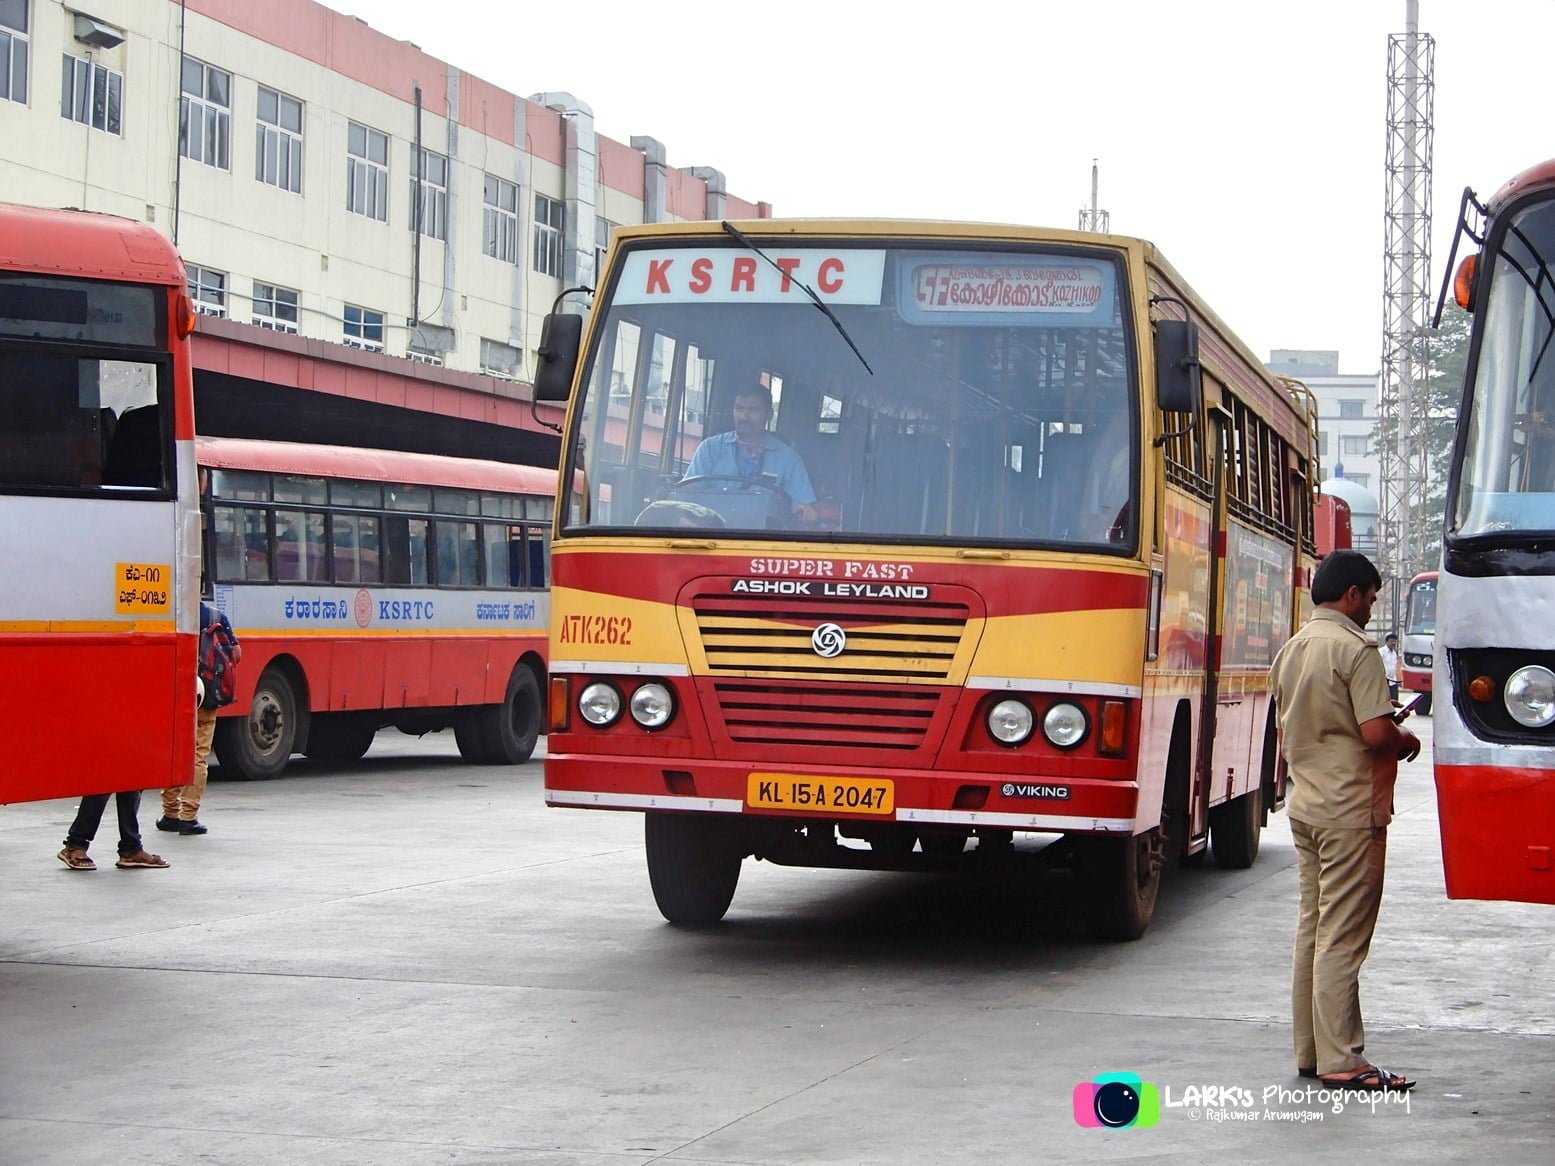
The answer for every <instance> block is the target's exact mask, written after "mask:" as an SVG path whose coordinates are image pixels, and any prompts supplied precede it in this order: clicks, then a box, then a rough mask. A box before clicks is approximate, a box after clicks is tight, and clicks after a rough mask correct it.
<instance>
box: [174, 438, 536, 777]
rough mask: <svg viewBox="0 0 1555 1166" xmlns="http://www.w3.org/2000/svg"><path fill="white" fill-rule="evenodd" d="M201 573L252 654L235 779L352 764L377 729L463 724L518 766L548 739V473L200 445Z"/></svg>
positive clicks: (228, 753)
mask: <svg viewBox="0 0 1555 1166" xmlns="http://www.w3.org/2000/svg"><path fill="white" fill-rule="evenodd" d="M196 448H197V450H198V454H199V462H200V466H201V468H202V470H206V471H208V474H206V475H204V476H206V477H207V478H208V486H207V490H208V494H207V496H206V498H205V500H204V504H205V506H206V508H207V511H208V513H209V516H210V520H209V523H208V530H207V547H206V560H207V567H208V569H207V577H208V578H209V579H211V580H212V581H213V583H214V602H215V605H216V607H218V608H219V609H220V610H221V611H223V612H225V613H226V615H227V616H228V618H229V619H230V620H231V621H232V624H233V627H234V629H235V630H236V631H237V633H238V635H239V637H240V638H241V639H242V642H243V662H242V664H241V665H240V667H239V682H238V693H237V696H238V699H237V702H236V703H235V704H233V705H231V706H229V707H227V708H225V709H223V710H222V711H221V713H220V714H219V717H218V720H217V722H216V737H215V750H216V756H217V759H218V760H219V761H220V762H221V766H222V771H223V774H224V775H236V776H240V777H249V778H259V777H274V776H276V775H277V774H279V773H280V772H281V771H282V770H283V769H284V768H285V766H286V764H287V761H288V759H289V758H290V757H291V755H292V754H293V753H294V752H302V753H305V754H307V755H308V756H309V757H316V758H320V759H324V760H329V761H354V760H356V759H358V758H360V757H361V756H362V755H363V754H364V753H366V752H367V750H368V748H369V747H370V746H371V744H372V740H373V736H374V734H376V733H377V731H378V729H380V728H382V727H384V726H387V725H392V726H394V727H396V728H399V729H401V730H403V731H405V732H407V733H417V734H420V733H426V732H430V731H434V730H437V729H442V728H450V727H451V728H452V729H453V730H454V734H455V739H456V741H457V743H458V747H459V752H460V754H461V755H462V756H463V757H465V758H466V759H467V760H470V761H476V762H484V763H493V764H516V763H518V762H522V761H525V760H527V759H528V758H529V756H530V754H531V752H532V751H533V750H534V747H535V740H536V737H537V736H538V734H539V733H540V731H541V720H542V713H541V704H540V693H541V691H542V689H543V687H544V682H545V675H546V669H545V656H546V643H545V629H546V624H547V620H548V617H549V611H548V599H547V595H546V586H547V583H548V580H549V574H550V546H549V543H550V524H551V509H552V506H553V501H552V495H553V491H554V490H555V478H556V475H555V473H554V471H552V470H547V469H539V468H537V467H533V466H517V465H506V464H503V463H498V462H487V461H477V460H474V459H469V458H453V457H433V456H429V455H425V454H413V453H402V452H390V451H384V450H373V449H356V448H342V447H336V446H323V445H304V444H299V443H294V442H279V441H253V440H244V439H234V438H215V437H201V438H199V439H198V440H197V442H196Z"/></svg>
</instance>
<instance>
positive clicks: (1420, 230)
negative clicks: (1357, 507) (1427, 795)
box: [1378, 0, 1436, 619]
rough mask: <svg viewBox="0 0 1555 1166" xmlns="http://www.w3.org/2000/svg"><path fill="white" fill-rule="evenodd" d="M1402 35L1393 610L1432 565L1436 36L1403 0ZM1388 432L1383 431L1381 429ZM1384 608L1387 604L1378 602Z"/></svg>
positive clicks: (1387, 282)
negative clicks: (1429, 495) (1428, 428)
mask: <svg viewBox="0 0 1555 1166" xmlns="http://www.w3.org/2000/svg"><path fill="white" fill-rule="evenodd" d="M1405 26H1406V31H1405V32H1404V33H1403V34H1402V35H1394V36H1390V37H1388V149H1387V207H1386V213H1385V242H1384V245H1383V271H1384V275H1383V289H1382V298H1383V325H1382V332H1383V337H1382V393H1381V401H1380V403H1379V404H1380V408H1379V413H1380V415H1381V418H1382V419H1383V420H1384V421H1387V420H1392V421H1394V422H1395V423H1396V424H1394V425H1393V426H1392V427H1391V435H1390V439H1389V440H1384V441H1383V442H1382V443H1381V449H1380V450H1379V452H1380V454H1381V461H1382V466H1381V469H1382V481H1381V498H1380V501H1381V505H1382V514H1381V515H1380V518H1381V529H1380V531H1379V532H1378V533H1379V535H1380V536H1381V537H1380V545H1379V550H1380V555H1381V559H1382V562H1381V563H1380V564H1379V566H1380V568H1381V570H1382V575H1383V580H1384V582H1385V583H1389V584H1393V587H1392V588H1391V590H1392V592H1393V598H1392V602H1393V604H1394V607H1395V619H1396V616H1397V612H1396V605H1397V603H1398V597H1399V595H1400V594H1401V592H1402V585H1403V584H1407V583H1408V581H1409V578H1410V576H1411V575H1413V574H1414V573H1415V572H1417V571H1421V570H1426V569H1429V568H1430V567H1434V566H1435V558H1436V556H1435V553H1434V548H1429V547H1427V546H1426V545H1425V537H1424V531H1425V523H1424V517H1425V496H1426V485H1427V478H1428V470H1429V467H1428V465H1427V454H1426V443H1425V419H1426V400H1427V397H1426V377H1427V374H1428V371H1429V365H1430V353H1429V345H1428V340H1427V337H1428V336H1429V330H1430V318H1431V288H1430V283H1431V139H1432V124H1431V114H1432V104H1433V95H1434V92H1435V88H1436V79H1435V58H1436V41H1435V40H1434V39H1433V38H1432V37H1430V36H1429V35H1427V34H1424V33H1421V32H1420V31H1419V26H1420V5H1419V2H1418V0H1406V3H1405ZM1384 432H1386V431H1384ZM1383 610H1387V608H1383Z"/></svg>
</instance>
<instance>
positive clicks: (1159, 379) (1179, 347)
mask: <svg viewBox="0 0 1555 1166" xmlns="http://www.w3.org/2000/svg"><path fill="white" fill-rule="evenodd" d="M1203 383H1204V382H1203V375H1202V369H1200V367H1199V326H1198V325H1197V324H1195V323H1193V322H1191V321H1189V320H1157V321H1156V322H1155V400H1156V404H1157V405H1158V406H1159V407H1160V409H1161V411H1162V412H1163V413H1191V414H1193V415H1194V416H1197V415H1198V412H1199V398H1200V397H1201V396H1202V394H1203Z"/></svg>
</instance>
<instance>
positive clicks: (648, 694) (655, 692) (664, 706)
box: [632, 682, 675, 729]
mask: <svg viewBox="0 0 1555 1166" xmlns="http://www.w3.org/2000/svg"><path fill="white" fill-rule="evenodd" d="M674 715H675V698H674V697H673V696H671V695H670V690H669V689H668V688H665V687H664V685H662V684H659V683H657V682H652V683H648V684H644V685H643V686H642V687H641V688H639V689H638V690H637V691H636V692H634V693H632V720H634V721H636V722H637V723H638V724H639V725H641V726H642V727H643V728H645V729H662V728H663V727H664V726H665V725H667V724H669V720H670V718H671V717H672V716H674Z"/></svg>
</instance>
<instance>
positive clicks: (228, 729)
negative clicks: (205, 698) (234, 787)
mask: <svg viewBox="0 0 1555 1166" xmlns="http://www.w3.org/2000/svg"><path fill="white" fill-rule="evenodd" d="M296 743H297V697H296V695H295V694H294V693H293V692H292V684H291V681H290V680H288V679H287V678H286V673H284V672H282V671H281V670H280V669H279V668H266V669H265V670H264V673H263V674H262V675H261V676H260V677H259V683H258V685H257V686H255V688H254V700H253V703H252V704H251V705H249V709H248V716H246V717H222V718H221V719H220V720H218V721H217V722H216V738H215V748H216V759H217V760H218V761H220V762H221V767H222V769H224V770H229V771H230V772H232V773H234V774H236V775H237V776H238V777H242V778H248V779H249V780H255V779H259V778H267V777H279V776H280V775H281V771H282V770H283V769H285V768H286V762H287V761H288V760H289V759H290V758H291V755H292V749H293V748H294V747H295V745H296Z"/></svg>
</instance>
